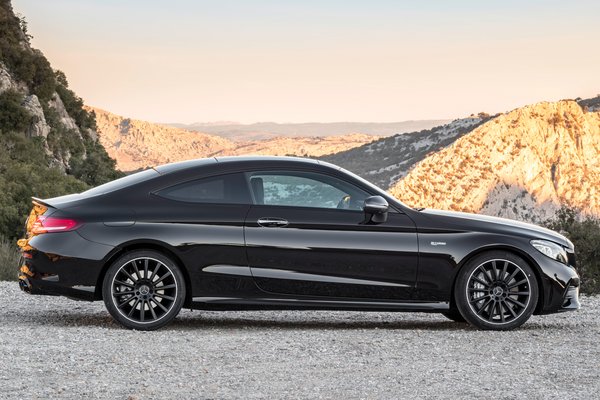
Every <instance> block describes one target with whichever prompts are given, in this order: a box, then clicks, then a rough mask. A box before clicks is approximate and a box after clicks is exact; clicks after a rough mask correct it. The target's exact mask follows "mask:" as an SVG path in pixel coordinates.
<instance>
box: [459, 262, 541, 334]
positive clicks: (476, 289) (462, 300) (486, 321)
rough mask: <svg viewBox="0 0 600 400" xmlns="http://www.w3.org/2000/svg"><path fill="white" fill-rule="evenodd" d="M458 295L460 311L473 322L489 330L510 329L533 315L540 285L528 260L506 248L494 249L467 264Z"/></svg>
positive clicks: (466, 318) (472, 323)
mask: <svg viewBox="0 0 600 400" xmlns="http://www.w3.org/2000/svg"><path fill="white" fill-rule="evenodd" d="M454 296H455V302H456V306H457V308H458V311H459V312H460V314H461V315H462V316H463V317H464V319H465V320H466V321H467V322H468V323H470V324H471V325H473V326H475V327H477V328H479V329H485V330H510V329H514V328H517V327H519V326H521V325H523V324H524V323H525V322H526V321H527V320H528V319H529V317H531V315H532V314H533V311H534V309H535V307H536V305H537V301H538V296H539V288H538V282H537V278H536V276H535V273H534V272H533V270H532V269H531V267H530V266H529V265H528V264H527V262H525V260H523V259H522V258H521V257H519V256H517V255H515V254H513V253H509V252H506V251H490V252H486V253H483V254H480V255H478V256H477V257H475V258H473V259H472V260H470V261H469V262H467V263H466V264H465V265H464V267H463V268H462V269H461V270H460V272H459V276H458V279H457V280H456V284H455V287H454Z"/></svg>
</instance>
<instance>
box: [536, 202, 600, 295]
mask: <svg viewBox="0 0 600 400" xmlns="http://www.w3.org/2000/svg"><path fill="white" fill-rule="evenodd" d="M577 215H578V214H577V212H576V211H575V210H573V209H570V208H562V209H561V210H560V211H559V212H558V213H557V216H556V218H555V219H554V220H550V221H548V222H547V223H546V226H547V227H548V228H550V229H552V230H555V231H558V232H561V233H563V234H564V235H565V236H567V237H568V238H569V240H571V241H572V242H573V244H574V245H575V256H576V258H577V272H579V275H580V276H581V291H582V292H583V293H588V294H598V293H600V220H598V219H596V218H592V217H586V218H584V219H578V218H577Z"/></svg>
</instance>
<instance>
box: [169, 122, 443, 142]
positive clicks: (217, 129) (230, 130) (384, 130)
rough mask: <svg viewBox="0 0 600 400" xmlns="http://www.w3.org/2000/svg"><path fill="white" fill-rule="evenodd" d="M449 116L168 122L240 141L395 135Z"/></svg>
mask: <svg viewBox="0 0 600 400" xmlns="http://www.w3.org/2000/svg"><path fill="white" fill-rule="evenodd" d="M447 122H449V120H421V121H403V122H389V123H370V122H332V123H316V122H310V123H303V124H291V123H290V124H278V123H275V122H259V123H255V124H236V123H230V122H224V123H195V124H189V125H185V124H167V125H170V126H174V127H177V128H182V129H187V130H190V131H199V132H204V133H210V134H213V135H218V136H222V137H225V138H228V139H231V140H236V141H248V140H264V139H270V138H274V137H282V136H288V137H307V136H310V137H315V136H318V137H326V136H342V135H349V134H355V133H360V134H363V135H372V136H391V135H396V134H398V133H405V132H413V131H419V130H422V129H430V128H432V127H434V126H438V125H442V124H445V123H447Z"/></svg>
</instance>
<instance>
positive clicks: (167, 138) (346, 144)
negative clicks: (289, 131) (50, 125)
mask: <svg viewBox="0 0 600 400" xmlns="http://www.w3.org/2000/svg"><path fill="white" fill-rule="evenodd" d="M85 107H86V109H87V110H89V111H90V112H93V113H94V115H95V117H96V124H97V126H98V133H99V140H100V143H102V145H103V146H104V147H105V149H106V150H107V152H108V154H109V155H110V156H111V157H113V158H115V159H116V161H117V167H118V168H119V169H121V170H123V171H133V170H138V169H141V168H145V167H149V166H155V165H160V164H165V163H169V162H175V161H182V160H187V159H191V158H202V157H214V156H225V155H248V154H253V155H296V156H307V157H319V156H323V155H325V154H329V153H333V152H339V151H343V150H347V149H349V148H352V147H356V146H361V145H363V144H365V143H370V142H372V141H373V140H377V139H379V137H378V136H371V135H364V134H352V135H344V136H327V137H318V136H304V137H285V136H283V137H273V138H269V139H264V140H246V141H234V140H230V139H227V138H223V137H220V136H217V135H212V134H207V133H204V132H196V131H188V130H185V129H179V128H175V127H172V126H166V125H160V124H154V123H151V122H147V121H142V120H136V119H130V118H126V117H123V116H119V115H116V114H113V113H110V112H108V111H105V110H102V109H99V108H94V107H91V106H85Z"/></svg>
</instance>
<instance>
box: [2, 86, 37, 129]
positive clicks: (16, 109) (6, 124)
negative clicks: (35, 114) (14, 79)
mask: <svg viewBox="0 0 600 400" xmlns="http://www.w3.org/2000/svg"><path fill="white" fill-rule="evenodd" d="M23 99H24V97H23V95H21V94H19V93H17V92H15V91H14V90H7V91H6V92H4V93H2V94H0V130H1V131H4V132H23V131H25V130H26V129H27V128H28V127H29V124H31V121H32V116H31V114H29V112H27V110H26V109H25V107H23V106H22V104H23Z"/></svg>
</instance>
